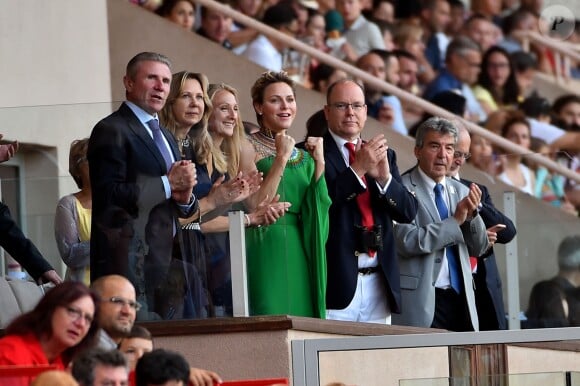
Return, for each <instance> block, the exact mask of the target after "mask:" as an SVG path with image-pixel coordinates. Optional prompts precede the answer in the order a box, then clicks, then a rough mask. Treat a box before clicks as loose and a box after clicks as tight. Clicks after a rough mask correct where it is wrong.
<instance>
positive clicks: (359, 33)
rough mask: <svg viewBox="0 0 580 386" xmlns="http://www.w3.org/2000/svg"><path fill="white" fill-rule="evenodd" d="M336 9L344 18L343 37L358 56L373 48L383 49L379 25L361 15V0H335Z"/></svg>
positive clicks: (383, 44) (383, 43)
mask: <svg viewBox="0 0 580 386" xmlns="http://www.w3.org/2000/svg"><path fill="white" fill-rule="evenodd" d="M336 9H337V10H338V12H340V14H341V15H342V18H343V20H344V26H345V31H344V37H345V38H346V41H347V42H348V43H349V44H350V45H351V46H352V48H353V49H354V51H355V52H356V55H357V56H358V57H360V56H361V55H364V54H366V53H367V52H369V51H370V50H372V49H373V48H379V49H385V42H384V40H383V36H382V35H381V31H380V30H379V27H377V25H376V24H374V23H372V22H370V21H368V20H367V19H366V18H365V17H364V16H363V15H362V0H336ZM355 59H356V58H355Z"/></svg>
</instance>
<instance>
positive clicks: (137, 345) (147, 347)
mask: <svg viewBox="0 0 580 386" xmlns="http://www.w3.org/2000/svg"><path fill="white" fill-rule="evenodd" d="M119 351H121V352H122V353H123V355H125V359H126V360H127V365H128V366H129V370H135V366H137V361H138V360H139V358H141V357H142V356H143V354H145V353H148V352H151V351H153V337H152V336H151V333H150V332H149V330H147V329H146V328H145V327H142V326H138V325H134V326H133V328H131V332H129V335H127V336H126V337H124V338H123V340H122V341H121V343H120V344H119Z"/></svg>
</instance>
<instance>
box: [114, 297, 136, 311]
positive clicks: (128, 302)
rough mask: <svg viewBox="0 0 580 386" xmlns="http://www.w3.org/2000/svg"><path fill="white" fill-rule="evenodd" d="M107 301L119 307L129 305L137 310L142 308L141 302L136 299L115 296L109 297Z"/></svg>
mask: <svg viewBox="0 0 580 386" xmlns="http://www.w3.org/2000/svg"><path fill="white" fill-rule="evenodd" d="M107 301H108V302H109V303H113V304H114V305H116V306H119V307H124V306H126V305H127V306H129V307H131V308H132V309H134V310H135V311H139V310H140V309H141V304H139V303H137V302H136V301H133V300H128V299H123V298H121V297H118V296H113V297H112V298H109V299H107Z"/></svg>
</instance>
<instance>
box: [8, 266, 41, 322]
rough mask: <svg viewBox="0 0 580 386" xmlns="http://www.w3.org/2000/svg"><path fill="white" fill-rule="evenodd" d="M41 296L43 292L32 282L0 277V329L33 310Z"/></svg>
mask: <svg viewBox="0 0 580 386" xmlns="http://www.w3.org/2000/svg"><path fill="white" fill-rule="evenodd" d="M42 296H43V290H42V289H41V288H40V287H39V286H37V285H36V284H35V283H34V282H31V281H26V280H12V279H10V278H5V277H0V328H5V327H6V326H7V325H8V324H9V323H10V322H11V321H12V320H13V319H14V318H16V317H17V316H19V315H20V314H22V313H24V312H28V311H30V310H31V309H33V308H34V306H36V303H38V301H39V300H40V298H42Z"/></svg>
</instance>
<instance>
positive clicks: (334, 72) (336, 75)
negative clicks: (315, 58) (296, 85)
mask: <svg viewBox="0 0 580 386" xmlns="http://www.w3.org/2000/svg"><path fill="white" fill-rule="evenodd" d="M347 77H348V75H347V73H346V72H344V71H342V70H339V69H336V68H334V67H332V66H329V65H328V64H324V63H320V64H319V65H318V66H316V68H314V69H312V70H311V71H310V83H311V84H312V89H313V90H316V91H320V92H321V93H322V94H324V95H326V90H327V89H328V87H329V86H330V85H331V84H333V83H334V82H336V81H337V80H340V79H345V78H347Z"/></svg>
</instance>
